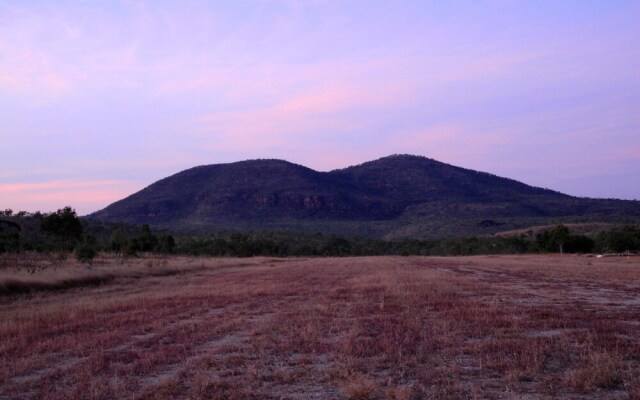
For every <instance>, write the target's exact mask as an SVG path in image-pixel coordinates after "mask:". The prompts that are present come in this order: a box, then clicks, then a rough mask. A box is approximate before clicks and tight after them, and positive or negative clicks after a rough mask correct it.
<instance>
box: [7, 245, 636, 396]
mask: <svg viewBox="0 0 640 400" xmlns="http://www.w3.org/2000/svg"><path fill="white" fill-rule="evenodd" d="M24 257H26V256H23V257H22V258H18V257H14V258H10V257H5V258H4V259H3V260H2V266H3V267H2V270H0V399H4V398H7V399H8V398H11V399H14V398H16V399H21V398H34V399H36V398H37V399H81V398H82V399H85V398H87V399H112V398H131V399H159V398H183V399H197V398H212V399H247V398H256V399H269V398H273V399H280V398H285V399H333V398H353V399H373V398H377V399H419V398H447V399H469V398H479V399H480V398H495V399H502V398H518V399H523V398H524V399H534V398H560V399H578V398H580V399H581V398H605V399H639V398H640V373H639V371H640V257H635V258H634V257H631V258H624V257H612V258H593V257H578V256H559V255H556V256H530V255H528V256H479V257H450V258H421V257H363V258H314V259H268V258H251V259H212V258H178V257H175V258H168V259H163V258H143V259H135V260H128V261H125V262H124V263H123V262H121V261H119V260H117V259H110V258H104V257H103V258H101V259H99V260H98V261H97V262H96V263H95V265H94V267H93V268H92V269H90V270H88V269H86V268H84V267H82V266H80V265H76V264H74V262H72V261H68V262H51V261H50V260H43V259H39V258H36V257H33V256H29V257H32V258H31V259H25V258H24Z"/></svg>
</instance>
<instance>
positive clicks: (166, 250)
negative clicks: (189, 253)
mask: <svg viewBox="0 0 640 400" xmlns="http://www.w3.org/2000/svg"><path fill="white" fill-rule="evenodd" d="M157 249H158V251H159V252H160V253H163V254H173V252H174V251H175V249H176V240H175V239H174V238H173V236H172V235H170V234H168V233H166V234H164V235H162V236H160V240H159V241H158V247H157Z"/></svg>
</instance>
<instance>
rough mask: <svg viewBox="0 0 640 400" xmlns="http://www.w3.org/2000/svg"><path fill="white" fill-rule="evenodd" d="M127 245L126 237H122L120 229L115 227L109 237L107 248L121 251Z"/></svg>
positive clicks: (117, 251)
mask: <svg viewBox="0 0 640 400" xmlns="http://www.w3.org/2000/svg"><path fill="white" fill-rule="evenodd" d="M126 246H127V238H125V237H124V235H123V234H122V231H121V230H120V229H116V230H115V231H113V233H112V234H111V238H110V239H109V248H110V249H111V251H114V252H116V253H121V252H122V251H123V250H124V249H125V247H126Z"/></svg>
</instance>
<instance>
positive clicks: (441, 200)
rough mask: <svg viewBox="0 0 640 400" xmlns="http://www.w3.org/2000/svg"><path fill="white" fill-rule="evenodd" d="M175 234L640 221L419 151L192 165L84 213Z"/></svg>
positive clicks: (432, 231)
mask: <svg viewBox="0 0 640 400" xmlns="http://www.w3.org/2000/svg"><path fill="white" fill-rule="evenodd" d="M88 218H89V219H92V220H99V221H106V222H127V223H133V224H149V225H150V226H151V227H154V228H164V229H168V230H171V231H174V232H182V233H191V234H202V233H205V234H206V233H211V232H222V231H229V230H242V231H292V232H293V231H295V232H306V233H310V234H313V233H315V232H322V233H324V234H336V235H342V236H349V237H370V238H378V239H381V238H384V239H392V240H394V239H403V238H414V239H437V238H447V237H460V236H476V235H487V234H493V233H496V232H498V231H500V230H508V229H518V228H523V227H528V226H533V225H545V224H558V223H567V222H590V221H591V222H593V221H596V222H616V223H620V222H631V223H634V222H636V221H638V220H640V202H638V201H623V200H611V199H608V200H607V199H586V198H576V197H571V196H568V195H565V194H562V193H558V192H555V191H552V190H548V189H542V188H536V187H532V186H529V185H526V184H524V183H520V182H517V181H514V180H512V179H507V178H501V177H498V176H495V175H491V174H488V173H484V172H477V171H472V170H468V169H464V168H459V167H455V166H452V165H448V164H445V163H441V162H438V161H435V160H432V159H429V158H425V157H417V156H409V155H395V156H389V157H385V158H381V159H379V160H376V161H371V162H367V163H364V164H361V165H356V166H352V167H349V168H345V169H340V170H335V171H330V172H318V171H314V170H312V169H309V168H307V167H304V166H301V165H296V164H292V163H290V162H287V161H282V160H250V161H242V162H236V163H230V164H215V165H207V166H200V167H195V168H191V169H188V170H185V171H182V172H180V173H178V174H175V175H173V176H170V177H167V178H165V179H162V180H160V181H158V182H155V183H154V184H152V185H150V186H149V187H147V188H145V189H143V190H141V191H139V192H137V193H135V194H133V195H131V196H129V197H127V198H125V199H122V200H120V201H118V202H115V203H113V204H111V205H110V206H108V207H106V208H105V209H103V210H101V211H98V212H96V213H93V214H91V215H89V216H88Z"/></svg>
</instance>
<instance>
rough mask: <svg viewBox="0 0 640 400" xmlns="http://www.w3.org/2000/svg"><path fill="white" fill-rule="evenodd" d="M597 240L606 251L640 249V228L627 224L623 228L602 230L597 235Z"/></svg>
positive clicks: (620, 251)
mask: <svg viewBox="0 0 640 400" xmlns="http://www.w3.org/2000/svg"><path fill="white" fill-rule="evenodd" d="M597 242H598V244H599V246H600V247H601V248H602V249H604V250H605V251H612V252H616V253H622V252H625V251H640V229H638V228H634V227H631V226H625V227H624V228H622V229H613V230H610V231H605V232H601V233H600V234H599V235H598V236H597Z"/></svg>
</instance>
